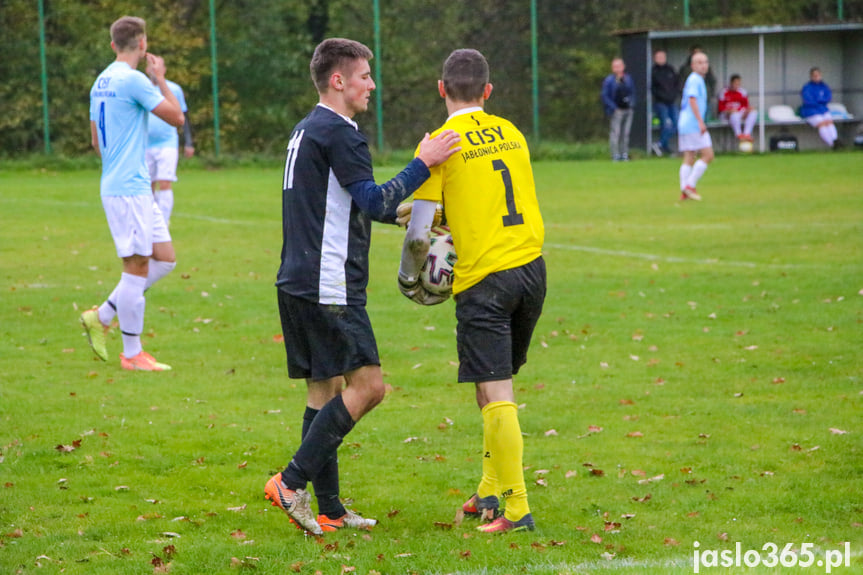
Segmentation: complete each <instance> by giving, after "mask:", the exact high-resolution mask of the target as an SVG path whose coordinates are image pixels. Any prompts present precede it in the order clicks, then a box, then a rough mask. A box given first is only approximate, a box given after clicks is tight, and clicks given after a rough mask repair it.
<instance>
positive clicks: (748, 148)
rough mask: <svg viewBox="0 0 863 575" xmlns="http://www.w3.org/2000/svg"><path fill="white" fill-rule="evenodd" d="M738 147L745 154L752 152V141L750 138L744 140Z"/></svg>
mask: <svg viewBox="0 0 863 575" xmlns="http://www.w3.org/2000/svg"><path fill="white" fill-rule="evenodd" d="M738 149H739V150H740V151H741V152H743V153H744V154H751V153H752V142H750V141H749V140H743V141H742V142H740V144H739V145H738Z"/></svg>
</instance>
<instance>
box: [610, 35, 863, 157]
mask: <svg viewBox="0 0 863 575" xmlns="http://www.w3.org/2000/svg"><path fill="white" fill-rule="evenodd" d="M615 35H616V36H618V37H619V38H620V43H621V56H622V57H623V59H624V61H625V62H626V69H627V72H629V74H630V75H631V76H632V79H633V80H634V81H635V86H636V93H637V98H638V102H639V105H638V107H637V108H636V109H635V111H634V117H633V123H632V133H631V140H630V141H631V145H632V147H643V148H644V149H645V150H646V151H647V152H648V153H649V152H650V149H651V145H652V144H653V142H654V140H655V139H656V138H657V137H658V126H655V125H654V122H653V112H652V110H653V102H652V98H651V94H650V83H651V77H650V72H651V68H652V67H653V53H654V52H655V51H656V50H659V49H662V50H665V51H666V53H667V54H668V63H669V64H670V65H672V66H674V68H675V69H676V70H678V72H679V71H680V67H681V66H682V65H683V64H684V63H685V62H686V60H687V58H688V57H689V52H690V48H691V47H692V46H694V45H698V46H700V47H701V48H702V49H703V50H704V51H705V52H706V53H707V55H708V57H709V58H710V67H711V70H712V71H713V74H714V75H715V76H716V90H717V92H718V91H720V90H722V88H723V87H725V86H726V85H727V83H728V78H729V76H731V74H735V73H736V74H740V75H741V76H742V77H743V86H744V88H746V90H747V92H748V93H749V103H750V105H751V106H752V107H753V108H756V109H757V110H758V124H757V126H756V129H755V130H754V131H753V136H754V138H755V145H756V149H757V150H759V151H761V152H765V151H767V150H768V148H769V138H770V137H771V135H775V134H781V133H785V132H789V133H793V135H795V137H797V138H798V139H799V140H800V147H801V148H817V147H819V146H820V147H823V144H819V142H820V141H819V140H818V135H817V133H816V131H815V130H814V129H812V128H811V127H809V126H808V125H807V124H806V123H805V122H804V121H803V120H802V119H800V118H796V117H794V116H790V117H789V116H788V115H783V116H779V115H777V114H772V115H773V116H774V117H775V119H771V112H777V111H779V110H780V109H783V110H784V111H787V107H790V108H791V109H792V110H795V111H796V110H797V108H798V107H799V106H800V104H801V100H800V89H801V88H802V87H803V85H804V84H805V83H806V82H808V81H809V70H810V68H812V67H813V66H817V67H818V68H820V69H821V72H822V73H823V76H824V81H825V82H826V83H827V84H828V85H829V86H830V88H831V90H832V92H833V102H834V103H839V104H842V105H843V106H844V108H845V110H846V112H847V113H846V114H842V113H841V107H840V109H839V110H837V111H836V112H834V120H835V121H836V126H837V128H838V129H839V135H840V139H842V140H843V142H844V143H846V144H848V143H850V140H851V139H852V138H853V133H854V130H855V129H856V128H857V126H858V125H859V123H860V121H861V120H863V66H861V65H860V63H861V62H863V24H860V23H838V24H818V25H807V26H753V27H750V28H723V29H708V30H693V29H687V30H635V31H620V32H616V33H615ZM710 97H711V99H712V102H713V105H714V106H715V101H716V97H717V94H711V95H710ZM709 120H710V121H709V122H708V127H709V128H710V129H711V135H712V136H713V140H714V146H717V143H719V144H721V142H722V141H723V140H725V141H727V140H728V138H727V134H725V132H728V131H729V127H728V126H727V124H724V123H723V122H721V121H719V120H718V118H717V114H716V110H715V109H713V110H712V114H711V115H710V117H709ZM717 147H718V148H719V149H721V148H722V145H719V146H717Z"/></svg>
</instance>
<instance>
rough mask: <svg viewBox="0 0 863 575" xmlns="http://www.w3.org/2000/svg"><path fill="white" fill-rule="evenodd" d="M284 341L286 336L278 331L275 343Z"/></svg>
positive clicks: (274, 337) (274, 338) (274, 339)
mask: <svg viewBox="0 0 863 575" xmlns="http://www.w3.org/2000/svg"><path fill="white" fill-rule="evenodd" d="M284 341H285V336H284V335H282V334H280V333H277V334H276V335H274V336H273V342H274V343H283V342H284Z"/></svg>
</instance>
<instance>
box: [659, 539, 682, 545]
mask: <svg viewBox="0 0 863 575" xmlns="http://www.w3.org/2000/svg"><path fill="white" fill-rule="evenodd" d="M662 543H663V544H664V545H667V546H676V545H680V542H679V541H677V539H672V538H671V537H666V538H665V540H664V541H663V542H662Z"/></svg>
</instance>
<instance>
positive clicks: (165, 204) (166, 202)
mask: <svg viewBox="0 0 863 575" xmlns="http://www.w3.org/2000/svg"><path fill="white" fill-rule="evenodd" d="M155 195H156V205H157V206H159V211H161V212H162V217H163V218H165V225H166V226H167V225H169V224H170V223H171V212H172V211H174V190H156V193H155Z"/></svg>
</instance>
